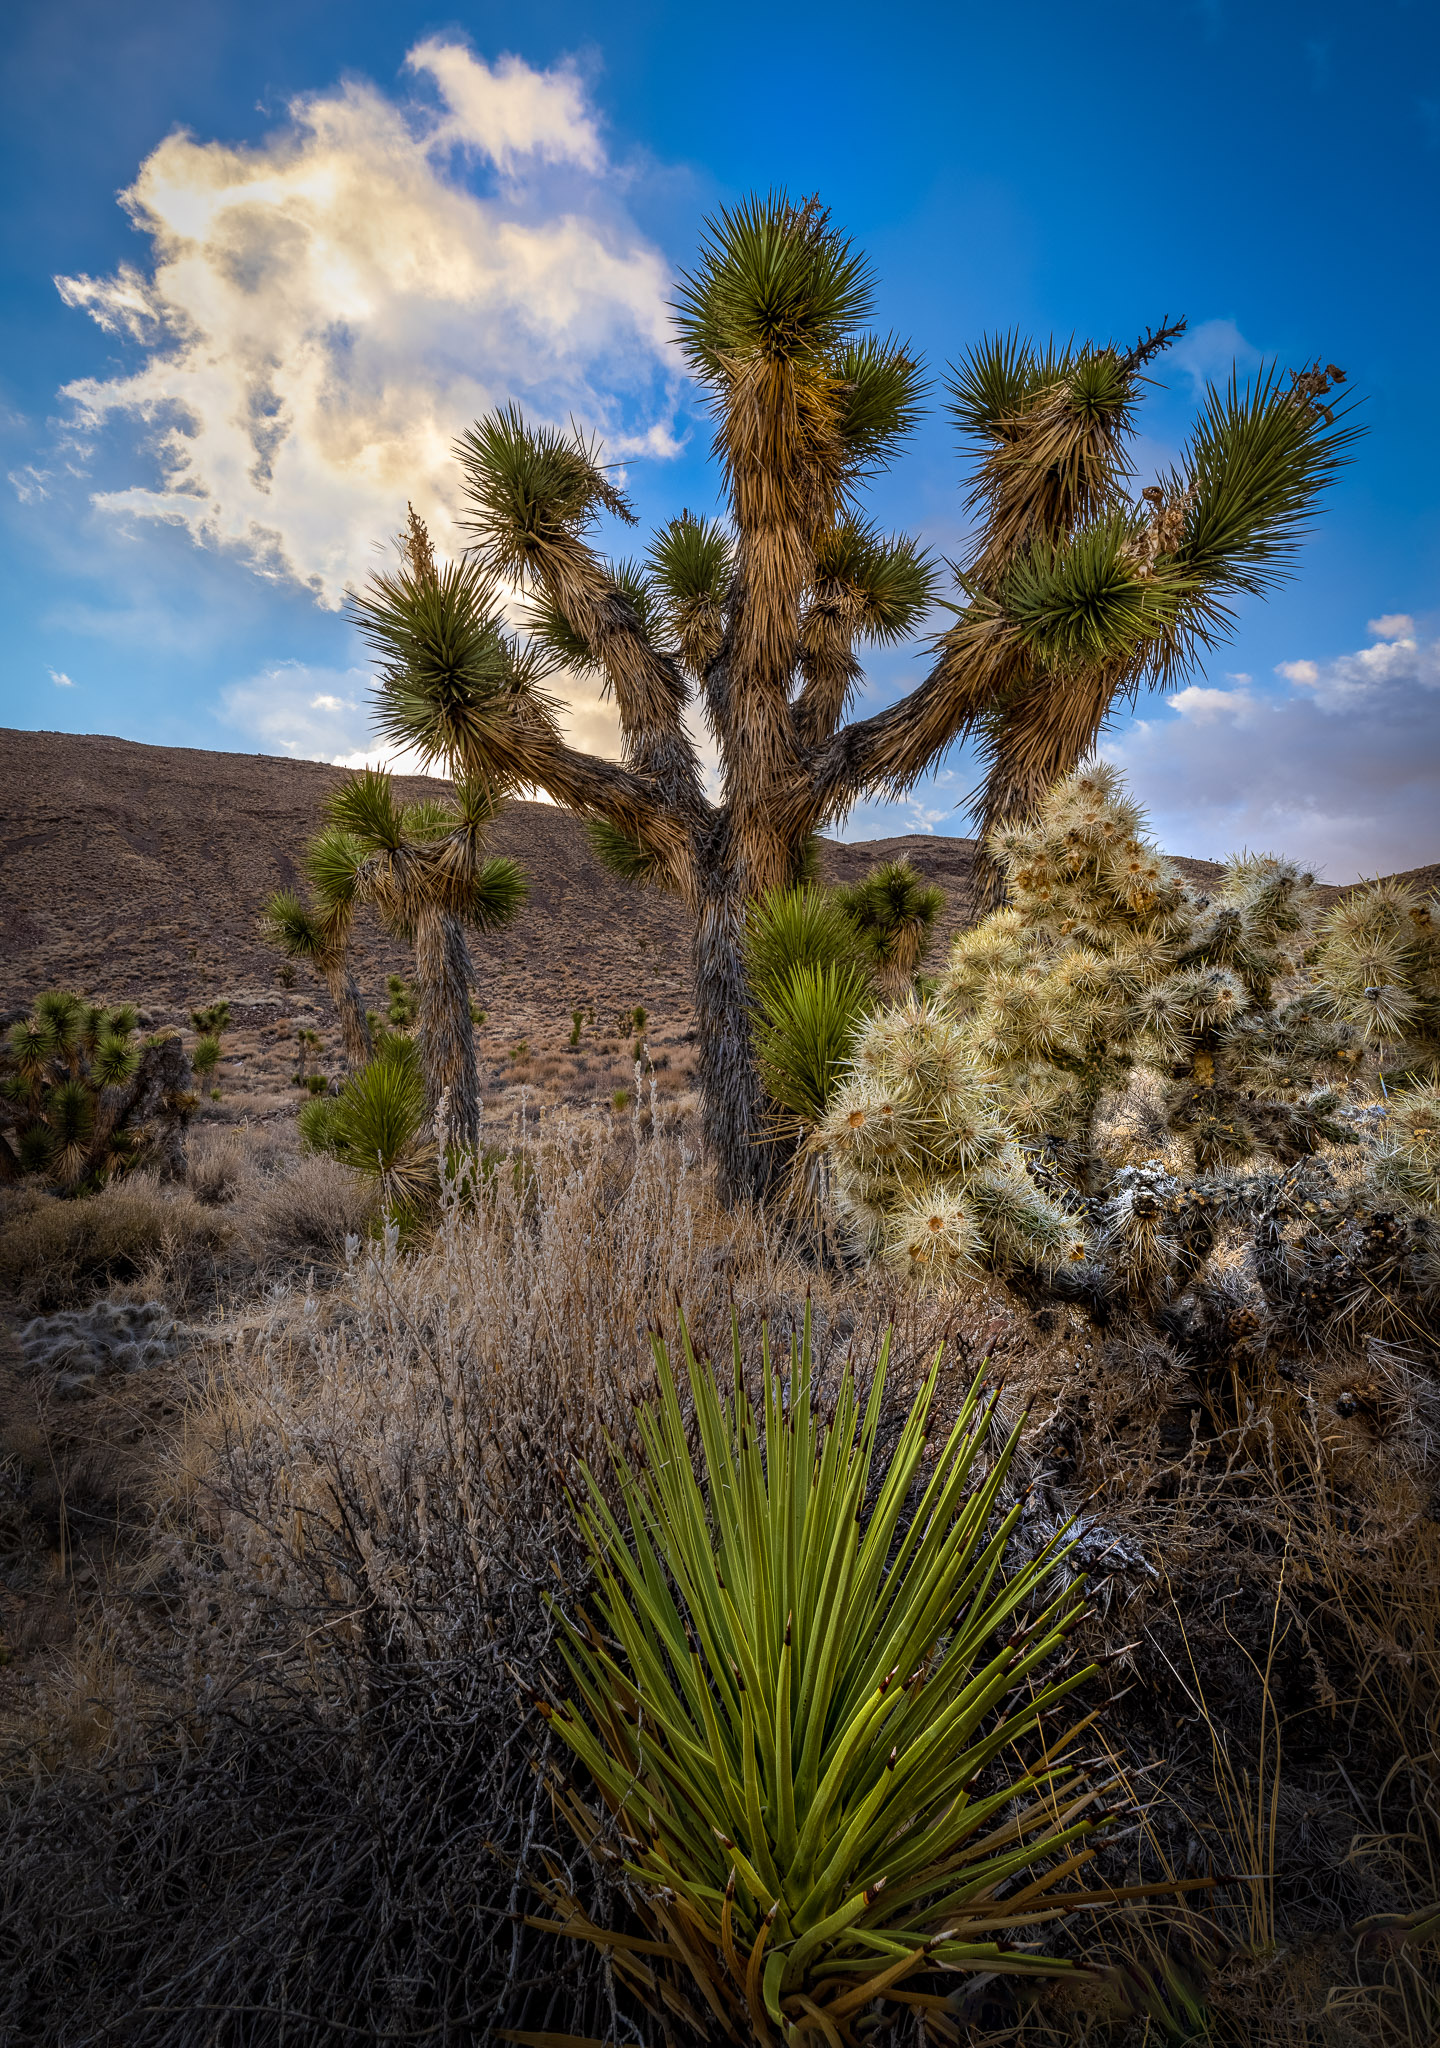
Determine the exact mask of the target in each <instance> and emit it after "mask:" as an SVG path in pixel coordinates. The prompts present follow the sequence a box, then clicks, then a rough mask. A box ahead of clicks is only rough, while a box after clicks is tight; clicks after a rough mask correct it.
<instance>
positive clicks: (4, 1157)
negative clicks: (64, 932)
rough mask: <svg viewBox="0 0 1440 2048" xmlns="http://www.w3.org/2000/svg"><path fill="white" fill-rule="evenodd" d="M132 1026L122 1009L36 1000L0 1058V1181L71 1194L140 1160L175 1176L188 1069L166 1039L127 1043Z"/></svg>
mask: <svg viewBox="0 0 1440 2048" xmlns="http://www.w3.org/2000/svg"><path fill="white" fill-rule="evenodd" d="M138 1024H139V1018H138V1017H137V1015H136V1013H135V1011H134V1010H133V1009H132V1008H131V1007H130V1006H129V1005H128V1004H126V1005H122V1006H121V1007H119V1008H113V1009H112V1008H107V1007H106V1006H105V1005H104V1004H103V1003H85V1002H82V1001H81V1000H80V998H79V997H78V996H74V995H69V994H66V993H65V992H63V991H61V990H52V991H50V992H48V993H46V994H45V995H42V996H39V997H37V999H36V1002H35V1006H34V1009H33V1010H32V1012H31V1014H30V1015H29V1016H28V1017H22V1018H21V1019H19V1021H18V1022H17V1023H15V1024H14V1025H12V1027H11V1030H10V1034H9V1037H8V1039H7V1041H6V1042H5V1045H4V1049H3V1053H0V1178H3V1179H11V1180H13V1179H16V1178H18V1177H19V1176H20V1175H21V1174H34V1175H36V1176H37V1177H39V1178H41V1179H43V1180H45V1181H48V1182H49V1184H50V1185H51V1186H52V1187H53V1188H55V1189H56V1190H57V1191H58V1192H60V1193H62V1194H77V1193H81V1192H84V1191H85V1190H87V1189H89V1188H91V1187H95V1186H98V1185H99V1183H100V1182H101V1181H103V1180H105V1179H107V1178H108V1177H109V1176H110V1175H111V1174H114V1173H119V1172H123V1171H125V1169H127V1168H128V1167H131V1166H133V1165H136V1164H137V1163H139V1162H140V1161H141V1160H142V1159H143V1160H144V1161H145V1162H146V1163H147V1164H150V1165H153V1166H156V1167H159V1168H160V1169H161V1170H162V1171H164V1170H167V1169H178V1165H179V1162H180V1146H181V1133H182V1132H183V1130H184V1127H185V1125H186V1123H188V1121H189V1117H190V1112H191V1110H192V1109H193V1108H194V1106H195V1097H194V1095H193V1094H192V1093H191V1092H190V1091H191V1084H192V1075H191V1071H190V1063H189V1061H188V1060H187V1059H186V1057H185V1052H184V1048H183V1046H182V1045H181V1042H180V1040H179V1039H178V1038H176V1037H174V1036H173V1035H171V1036H167V1037H156V1038H149V1039H146V1040H144V1041H142V1042H137V1040H136V1036H135V1034H136V1030H137V1028H138ZM6 1126H8V1129H7V1128H6Z"/></svg>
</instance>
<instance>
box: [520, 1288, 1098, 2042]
mask: <svg viewBox="0 0 1440 2048" xmlns="http://www.w3.org/2000/svg"><path fill="white" fill-rule="evenodd" d="M684 1344H685V1365H686V1371H687V1376H688V1383H689V1387H690V1390H691V1393H692V1396H693V1402H694V1421H695V1428H696V1432H697V1434H698V1438H699V1446H700V1448H699V1457H698V1462H699V1466H700V1476H699V1477H698V1478H697V1476H696V1473H695V1470H694V1468H693V1466H692V1454H691V1443H690V1436H689V1433H688V1430H687V1420H686V1414H685V1411H684V1409H683V1408H682V1405H681V1400H680V1393H679V1388H678V1386H677V1381H676V1376H675V1374H674V1372H673V1370H672V1367H671V1363H670V1359H669V1356H668V1353H667V1351H666V1349H665V1346H664V1345H663V1343H661V1342H660V1341H659V1340H658V1339H657V1340H656V1343H655V1358H656V1367H657V1373H658V1378H659V1388H660V1392H659V1399H658V1402H656V1403H654V1404H653V1405H650V1406H648V1407H646V1408H644V1409H642V1410H641V1413H640V1416H639V1431H640V1438H641V1443H642V1445H643V1459H642V1462H641V1463H640V1465H639V1466H638V1468H637V1467H632V1466H630V1465H629V1464H628V1463H626V1462H625V1461H624V1460H623V1459H622V1460H620V1461H619V1466H618V1473H617V1481H618V1487H619V1492H620V1497H621V1502H622V1506H621V1510H620V1514H619V1515H618V1517H617V1515H616V1514H614V1513H612V1511H611V1509H610V1507H609V1505H608V1503H607V1497H606V1494H605V1491H604V1490H603V1489H602V1487H601V1486H600V1485H599V1484H598V1483H596V1482H595V1481H594V1480H591V1482H590V1488H589V1493H588V1497H587V1498H586V1499H585V1500H584V1501H582V1502H581V1503H580V1505H579V1514H580V1521H581V1528H582V1531H583V1534H584V1539H585V1543H586V1548H587V1550H588V1552H589V1559H590V1564H591V1570H592V1581H591V1585H592V1591H591V1596H590V1603H591V1612H590V1613H587V1614H586V1615H585V1616H584V1617H583V1618H576V1619H575V1620H573V1621H569V1620H567V1625H566V1640H565V1644H564V1650H565V1660H566V1663H567V1665H568V1667H569V1670H570V1673H571V1676H572V1679H573V1681H574V1691H575V1698H574V1699H573V1700H570V1701H566V1702H564V1703H563V1704H554V1705H552V1704H551V1703H550V1702H541V1703H540V1705H541V1711H542V1712H543V1713H544V1714H545V1716H546V1718H547V1720H548V1722H549V1725H550V1728H551V1730H552V1732H554V1733H555V1734H556V1735H558V1736H559V1737H560V1738H561V1740H562V1741H563V1742H564V1743H565V1744H566V1745H567V1746H568V1747H569V1748H570V1750H572V1751H573V1753H574V1755H575V1756H576V1758H577V1759H578V1761H579V1762H580V1764H581V1765H582V1766H583V1769H584V1773H585V1777H584V1780H583V1781H582V1782H581V1784H580V1785H578V1786H577V1787H575V1788H574V1789H571V1790H570V1791H568V1792H567V1793H565V1794H564V1795H562V1796H563V1798H564V1803H565V1805H566V1806H567V1809H568V1810H569V1812H570V1814H571V1817H572V1820H573V1822H574V1824H575V1826H576V1828H577V1830H578V1832H579V1833H580V1835H581V1838H582V1839H583V1840H584V1841H586V1842H587V1843H596V1842H598V1844H599V1845H600V1846H601V1850H602V1853H603V1854H605V1855H607V1856H610V1857H611V1858H612V1859H614V1861H615V1862H617V1863H618V1864H619V1866H620V1868H621V1870H622V1871H623V1874H624V1880H625V1887H626V1890H627V1892H628V1894H629V1896H630V1898H631V1899H632V1901H633V1902H634V1904H635V1907H636V1909H637V1911H638V1912H639V1913H640V1915H641V1917H642V1918H643V1920H644V1921H645V1922H646V1923H647V1927H648V1930H649V1932H650V1934H651V1936H652V1940H651V1943H650V1944H649V1945H646V1946H643V1947H642V1946H641V1945H640V1944H637V1943H635V1942H634V1941H633V1939H629V1938H627V1937H625V1936H623V1935H619V1934H616V1933H613V1932H612V1931H610V1930H608V1929H606V1928H603V1927H600V1926H597V1925H595V1924H594V1923H593V1922H591V1921H589V1920H588V1919H587V1918H586V1916H585V1915H584V1913H583V1912H582V1911H581V1909H580V1907H579V1906H578V1904H577V1903H576V1902H575V1900H574V1899H573V1898H572V1897H570V1896H569V1895H567V1894H566V1893H565V1892H564V1890H563V1888H562V1887H561V1886H560V1885H559V1884H558V1883H557V1884H555V1885H552V1886H551V1887H550V1898H551V1903H552V1906H553V1907H554V1908H555V1909H556V1910H555V1917H554V1919H553V1921H552V1922H551V1923H550V1924H553V1925H554V1926H556V1927H557V1928H558V1929H560V1930H561V1931H564V1932H567V1933H569V1934H571V1935H574V1936H577V1937H579V1938H580V1939H583V1940H588V1941H592V1942H596V1943H599V1944H601V1945H603V1946H607V1947H609V1948H610V1949H611V1951H612V1955H613V1959H614V1965H615V1968H616V1970H617V1972H618V1973H619V1974H620V1975H621V1976H622V1978H623V1979H624V1980H625V1981H626V1982H627V1983H628V1984H629V1985H630V1986H631V1988H632V1989H634V1990H635V1991H636V1992H637V1993H639V1995H640V1996H641V1997H642V1998H644V1999H645V2000H646V2002H647V2003H649V2004H651V2005H652V2006H653V2007H654V2008H655V2009H657V2010H660V2009H662V2006H663V2005H669V2006H671V2007H672V2009H675V2010H680V2011H682V2012H683V2013H684V2016H685V2017H686V2018H687V2019H690V2020H691V2022H692V2024H694V2025H695V2026H696V2029H697V2032H699V2031H703V2030H704V2028H705V2026H706V2024H707V2022H708V2023H711V2024H715V2023H718V2025H719V2027H720V2028H721V2030H722V2031H723V2032H724V2034H725V2036H726V2038H728V2039H731V2040H740V2039H745V2040H752V2041H756V2042H759V2043H764V2044H769V2048H774V2044H776V2043H779V2042H785V2043H787V2044H805V2043H809V2044H814V2048H819V2044H821V2043H830V2044H832V2048H833V2044H835V2043H853V2042H856V2041H858V2040H860V2039H861V2038H864V2037H865V2036H866V2035H867V2034H868V2032H869V2031H870V2029H871V2027H872V2026H873V2011H874V2008H875V2006H876V2002H877V2000H881V1999H885V2000H889V2001H891V2002H893V2004H895V2005H898V2006H900V2007H902V2008H903V2007H905V2006H907V2005H908V2006H910V2007H911V2009H912V2010H923V2009H924V2007H925V2005H926V2002H927V1999H928V2000H929V2001H930V2002H933V1999H934V1992H933V1990H931V1989H929V1987H924V1988H922V1984H921V1982H918V1981H917V1980H923V1978H924V1976H925V1974H926V1973H927V1972H935V1971H940V1970H945V1971H951V1970H956V1969H959V1970H979V1969H984V1970H999V1971H1012V1972H1019V1973H1029V1974H1036V1975H1046V1974H1058V1973H1060V1972H1063V1970H1064V1969H1065V1968H1066V1967H1067V1966H1066V1965H1065V1964H1063V1963H1061V1962H1057V1961H1055V1960H1052V1959H1051V1958H1049V1957H1046V1956H1044V1955H1042V1954H1039V1953H1036V1952H1035V1951H1034V1949H1033V1948H1032V1947H1030V1946H1029V1945H1028V1944H1027V1945H1026V1946H1024V1947H1020V1946H1014V1945H1012V1944H1013V1942H1014V1940H1015V1937H1016V1936H1017V1935H1018V1934H1020V1933H1021V1931H1022V1930H1029V1931H1030V1932H1031V1934H1032V1936H1033V1934H1034V1932H1035V1931H1036V1930H1041V1929H1043V1928H1044V1926H1045V1925H1046V1924H1047V1923H1049V1922H1051V1921H1052V1920H1054V1919H1056V1918H1058V1917H1059V1916H1060V1915H1061V1914H1062V1913H1064V1912H1065V1911H1066V1910H1069V1909H1073V1907H1074V1905H1075V1904H1077V1903H1078V1902H1079V1901H1080V1899H1081V1898H1087V1897H1088V1898H1090V1899H1095V1898H1098V1897H1100V1896H1102V1894H1100V1893H1098V1892H1097V1893H1088V1894H1085V1893H1079V1892H1077V1891H1076V1889H1075V1888H1074V1886H1073V1884H1072V1883H1071V1880H1072V1878H1073V1876H1074V1874H1075V1872H1076V1871H1077V1870H1079V1869H1080V1868H1081V1867H1083V1865H1084V1864H1085V1863H1086V1862H1087V1861H1088V1860H1089V1858H1090V1856H1091V1855H1092V1853H1093V1852H1092V1850H1091V1849H1090V1847H1089V1846H1088V1844H1087V1841H1086V1838H1087V1836H1088V1835H1089V1834H1090V1833H1091V1831H1092V1829H1093V1826H1094V1818H1093V1815H1092V1812H1091V1809H1092V1805H1093V1802H1094V1800H1095V1798H1096V1788H1095V1787H1093V1786H1092V1785H1091V1784H1089V1783H1087V1782H1086V1780H1085V1778H1084V1776H1083V1775H1082V1773H1081V1772H1080V1771H1079V1770H1077V1769H1076V1768H1075V1767H1074V1765H1073V1764H1072V1763H1071V1762H1070V1761H1069V1757H1070V1755H1071V1752H1072V1751H1073V1748H1074V1745H1075V1743H1076V1741H1077V1740H1078V1738H1079V1736H1080V1734H1081V1732H1082V1731H1083V1730H1084V1729H1085V1728H1086V1727H1087V1726H1088V1725H1089V1721H1090V1719H1091V1718H1093V1717H1082V1718H1080V1719H1077V1720H1073V1721H1070V1722H1069V1725H1066V1723H1067V1716H1066V1714H1065V1713H1064V1712H1062V1711H1061V1708H1062V1702H1063V1701H1064V1700H1065V1699H1066V1698H1067V1697H1068V1696H1069V1695H1070V1694H1071V1693H1072V1692H1073V1691H1074V1690H1075V1689H1076V1688H1077V1687H1078V1686H1080V1685H1082V1684H1083V1683H1084V1681H1085V1679H1086V1677H1087V1675H1088V1673H1087V1671H1086V1670H1083V1669H1080V1670H1077V1669H1070V1670H1065V1669H1064V1668H1063V1666H1062V1665H1060V1664H1059V1663H1058V1662H1057V1659H1058V1658H1059V1657H1060V1655H1061V1653H1062V1651H1063V1649H1064V1645H1065V1643H1066V1640H1067V1637H1068V1636H1069V1634H1070V1632H1071V1631H1072V1630H1073V1629H1074V1628H1075V1627H1076V1625H1077V1624H1078V1623H1079V1621H1080V1619H1081V1618H1082V1615H1083V1611H1084V1610H1083V1603H1082V1598H1081V1594H1080V1590H1079V1587H1078V1586H1077V1585H1075V1584H1071V1585H1070V1587H1069V1588H1068V1590H1060V1589H1059V1586H1058V1585H1057V1580H1056V1579H1055V1577H1053V1576H1052V1572H1053V1568H1054V1566H1055V1565H1056V1564H1057V1563H1058V1562H1059V1561H1060V1559H1061V1558H1062V1557H1063V1554H1064V1541H1063V1538H1057V1539H1056V1540H1055V1542H1054V1543H1052V1544H1051V1545H1050V1546H1049V1547H1048V1548H1047V1549H1046V1550H1045V1551H1044V1552H1043V1553H1042V1554H1041V1555H1040V1556H1038V1557H1036V1558H1035V1559H1033V1560H1032V1561H1031V1562H1029V1563H1026V1564H1023V1565H1020V1566H1019V1567H1018V1568H1012V1567H1007V1561H1006V1543H1007V1540H1008V1538H1009V1536H1010V1534H1011V1532H1012V1531H1013V1529H1014V1527H1015V1525H1016V1522H1017V1521H1018V1519H1019V1515H1020V1512H1021V1509H1020V1504H1019V1503H1016V1504H1015V1505H1012V1506H1010V1507H1009V1508H1008V1510H1007V1509H1004V1508H1002V1505H1001V1503H1002V1501H1003V1500H1004V1499H1005V1497H1006V1496H1005V1483H1006V1475H1007V1472H1008V1470H1009V1467H1010V1463H1011V1459H1012V1457H1013V1455H1014V1451H1015V1446H1016V1443H1017V1441H1018V1438H1019V1433H1020V1432H1019V1425H1018V1424H1017V1426H1016V1427H1015V1429H1014V1430H1012V1432H1011V1433H1010V1435H1009V1436H1008V1438H1007V1439H1006V1440H1005V1441H1004V1443H1003V1444H1002V1445H999V1446H997V1447H996V1449H995V1450H994V1451H993V1452H992V1450H990V1449H989V1448H987V1442H988V1438H989V1436H990V1433H991V1431H992V1429H993V1428H994V1425H995V1401H994V1396H993V1395H992V1396H990V1398H989V1399H987V1397H986V1391H985V1388H984V1385H983V1380H982V1379H981V1378H977V1379H976V1381H975V1382H974V1384H973V1385H972V1386H971V1388H970V1390H969V1393H968V1394H967V1396H966V1398H965V1400H964V1402H963V1403H962V1405H961V1409H960V1413H959V1415H958V1416H957V1417H956V1420H955V1423H954V1426H953V1428H952V1429H951V1430H950V1431H949V1432H948V1434H947V1436H946V1438H945V1440H944V1441H943V1443H942V1442H937V1443H935V1444H933V1445H932V1446H931V1450H932V1453H933V1455H932V1456H929V1457H927V1452H926V1439H927V1428H928V1424H929V1416H930V1410H931V1406H932V1403H933V1401H934V1396H935V1389H936V1382H937V1378H938V1373H939V1366H940V1360H939V1358H938V1357H937V1359H936V1362H935V1366H934V1368H933V1369H932V1371H931V1372H930V1374H929V1376H928V1377H927V1379H926V1381H925V1384H924V1386H923V1389H922V1391H921V1392H920V1394H919V1397H918V1398H917V1400H916V1402H915V1404H914V1406H913V1408H912V1409H911V1411H910V1414H909V1416H908V1418H907V1420H906V1422H905V1424H904V1427H903V1430H902V1432H901V1435H900V1437H899V1441H898V1442H897V1443H896V1446H895V1449H894V1451H893V1453H892V1455H891V1456H890V1458H889V1461H888V1463H887V1464H885V1465H884V1466H883V1467H881V1466H880V1464H879V1461H878V1460H877V1457H876V1442H877V1434H878V1429H879V1423H880V1415H881V1405H882V1401H883V1395H884V1384H885V1371H886V1368H885V1361H884V1358H883V1357H882V1359H881V1362H880V1364H879V1366H878V1368H877V1370H876V1373H875V1377H874V1379H873V1381H872V1384H871V1388H870V1392H869V1397H868V1400H865V1401H863V1402H862V1400H861V1398H860V1395H859V1392H858V1390H857V1388H856V1384H855V1380H854V1376H853V1373H852V1372H851V1370H850V1369H849V1368H848V1367H847V1368H846V1370H845V1372H844V1374H843V1375H842V1377H841V1380H840V1384H839V1387H838V1389H837V1390H836V1394H835V1397H834V1405H833V1410H832V1413H831V1417H830V1419H829V1421H828V1423H827V1422H826V1421H825V1420H824V1419H822V1416H821V1414H820V1412H819V1403H818V1402H817V1400H816V1397H815V1391H814V1387H813V1382H812V1369H811V1357H810V1331H809V1326H808V1322H807V1325H806V1328H805V1331H804V1334H803V1336H802V1337H801V1338H800V1339H799V1340H797V1341H794V1342H792V1346H791V1352H790V1357H789V1359H788V1361H787V1366H788V1370H786V1371H785V1372H784V1373H783V1375H782V1373H781V1371H779V1370H776V1369H772V1361H771V1359H770V1357H769V1355H768V1348H767V1351H766V1354H765V1356H764V1359H763V1364H762V1398H761V1403H760V1406H759V1408H758V1410H757V1408H756V1407H755V1406H753V1405H752V1402H751V1400H750V1399H749V1397H748V1396H747V1393H746V1390H745V1385H744V1379H743V1374H742V1360H741V1354H740V1340H739V1335H738V1331H737V1335H736V1339H735V1358H734V1376H733V1387H732V1391H731V1394H730V1398H729V1399H728V1400H726V1399H724V1398H722V1397H721V1395H720V1393H719V1391H718V1390H717V1388H716V1386H715V1384H714V1382H713V1380H712V1378H711V1375H710V1370H709V1368H708V1366H705V1365H702V1364H701V1363H700V1362H699V1361H697V1359H696V1358H695V1356H694V1353H693V1351H692V1350H691V1349H690V1344H689V1338H688V1334H686V1335H685V1337H684ZM1042 1717H1044V1721H1045V1733H1044V1736H1043V1739H1042V1737H1041V1735H1040V1727H1041V1721H1042ZM597 1796H598V1800H599V1802H600V1804H601V1807H602V1809H603V1811H602V1812H601V1813H598V1814H597V1813H596V1812H595V1811H594V1810H592V1808H591V1807H590V1806H589V1804H588V1803H587V1802H588V1801H589V1800H591V1799H594V1798H596V1797H597ZM1103 1896H1108V1894H1104V1895H1103ZM662 1980H663V1981H662ZM677 1999H683V2000H684V2004H683V2006H676V2004H675V2001H676V2000H677Z"/></svg>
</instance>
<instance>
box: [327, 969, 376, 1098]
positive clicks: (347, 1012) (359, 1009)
mask: <svg viewBox="0 0 1440 2048" xmlns="http://www.w3.org/2000/svg"><path fill="white" fill-rule="evenodd" d="M325 984H326V987H327V988H328V989H329V991H330V1000H331V1002H332V1003H333V1004H334V1005H335V1014H336V1015H337V1016H338V1017H339V1019H340V1041H341V1043H342V1045H343V1046H344V1048H345V1064H346V1066H347V1067H348V1068H349V1070H350V1072H351V1073H352V1074H353V1073H354V1072H355V1071H356V1070H357V1068H360V1067H363V1066H364V1065H365V1063H366V1061H367V1060H370V1059H373V1058H374V1056H375V1046H374V1042H373V1040H372V1039H371V1036H370V1026H369V1023H368V1022H367V1020H366V1016H365V1005H364V1003H363V1002H362V1001H361V999H360V987H359V984H358V983H357V981H356V979H355V977H354V975H353V974H352V973H351V972H350V964H349V962H348V960H346V959H344V958H343V957H342V958H341V959H339V960H336V961H334V962H331V963H329V964H328V965H327V967H326V971H325Z"/></svg>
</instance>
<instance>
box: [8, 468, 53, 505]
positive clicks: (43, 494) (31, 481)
mask: <svg viewBox="0 0 1440 2048" xmlns="http://www.w3.org/2000/svg"><path fill="white" fill-rule="evenodd" d="M51 474H52V472H51V471H50V470H48V469H36V468H35V466H34V464H33V463H28V462H27V463H26V464H25V467H24V468H23V469H12V470H7V472H6V479H7V481H8V482H9V484H10V487H11V489H12V490H13V491H14V493H15V495H16V497H17V498H18V499H19V500H20V503H21V504H22V505H38V504H39V502H40V500H41V499H42V498H48V497H49V495H50V493H49V492H48V491H47V490H46V488H45V486H46V484H47V483H49V481H50V477H51Z"/></svg>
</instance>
